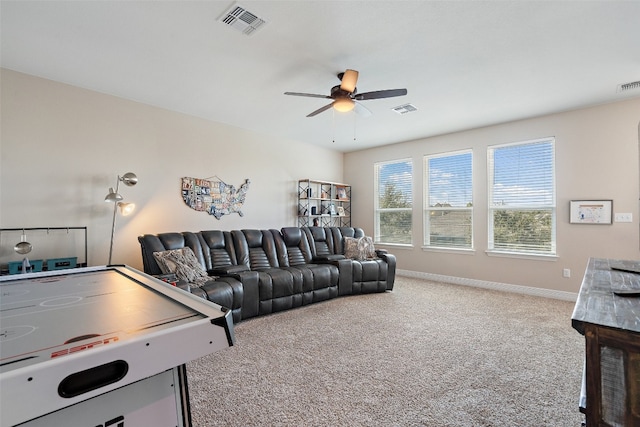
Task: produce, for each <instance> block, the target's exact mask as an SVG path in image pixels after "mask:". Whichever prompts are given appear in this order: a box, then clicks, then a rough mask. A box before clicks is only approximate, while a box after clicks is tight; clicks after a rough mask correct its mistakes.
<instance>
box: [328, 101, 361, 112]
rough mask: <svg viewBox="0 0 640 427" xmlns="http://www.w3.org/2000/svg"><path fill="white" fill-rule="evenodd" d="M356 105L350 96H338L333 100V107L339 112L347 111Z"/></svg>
mask: <svg viewBox="0 0 640 427" xmlns="http://www.w3.org/2000/svg"><path fill="white" fill-rule="evenodd" d="M355 106H356V104H355V102H353V100H352V99H351V98H338V99H336V100H335V101H333V108H334V109H335V110H336V111H338V112H340V113H347V112H349V111H351V110H353V108H354V107H355Z"/></svg>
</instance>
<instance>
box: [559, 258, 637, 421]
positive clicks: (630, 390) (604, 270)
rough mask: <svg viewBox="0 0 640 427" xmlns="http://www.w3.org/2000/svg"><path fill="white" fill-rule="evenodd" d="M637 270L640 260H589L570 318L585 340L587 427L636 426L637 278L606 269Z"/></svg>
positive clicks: (583, 405) (583, 397)
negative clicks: (631, 293) (624, 293)
mask: <svg viewBox="0 0 640 427" xmlns="http://www.w3.org/2000/svg"><path fill="white" fill-rule="evenodd" d="M619 265H622V266H625V267H630V268H638V269H639V271H640V261H621V260H610V259H600V258H591V259H590V260H589V264H588V266H587V270H586V272H585V275H584V279H583V281H582V286H581V287H580V294H579V295H578V300H577V302H576V305H575V308H574V311H573V315H572V317H571V322H572V326H573V328H574V329H576V330H577V331H578V332H580V333H581V334H582V335H584V337H585V342H586V356H585V370H584V381H583V391H582V393H581V398H580V407H581V410H583V411H584V412H585V414H586V418H587V420H586V421H587V427H632V426H634V427H637V426H640V297H638V296H619V295H616V294H615V293H614V291H617V290H621V289H627V290H630V289H636V290H640V274H637V273H630V272H623V271H618V270H613V269H611V267H612V266H619Z"/></svg>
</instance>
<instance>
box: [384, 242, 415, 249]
mask: <svg viewBox="0 0 640 427" xmlns="http://www.w3.org/2000/svg"><path fill="white" fill-rule="evenodd" d="M374 245H375V246H376V247H378V246H389V247H392V248H396V249H413V245H412V244H407V243H382V242H374Z"/></svg>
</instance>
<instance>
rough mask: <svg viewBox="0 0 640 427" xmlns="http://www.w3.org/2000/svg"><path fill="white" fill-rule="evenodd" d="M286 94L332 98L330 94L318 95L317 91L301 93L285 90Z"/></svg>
mask: <svg viewBox="0 0 640 427" xmlns="http://www.w3.org/2000/svg"><path fill="white" fill-rule="evenodd" d="M284 94H285V95H293V96H306V97H308V98H325V99H332V98H331V97H330V96H329V95H317V94H315V93H301V92H285V93H284Z"/></svg>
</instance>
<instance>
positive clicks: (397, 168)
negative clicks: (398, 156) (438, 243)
mask: <svg viewBox="0 0 640 427" xmlns="http://www.w3.org/2000/svg"><path fill="white" fill-rule="evenodd" d="M374 168H375V174H374V175H375V178H374V179H375V183H374V188H375V192H376V194H375V218H374V223H375V232H374V240H375V242H377V243H395V244H411V227H412V226H411V224H412V208H413V190H412V185H413V164H412V162H411V159H403V160H396V161H390V162H379V163H376V164H375V165H374Z"/></svg>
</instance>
